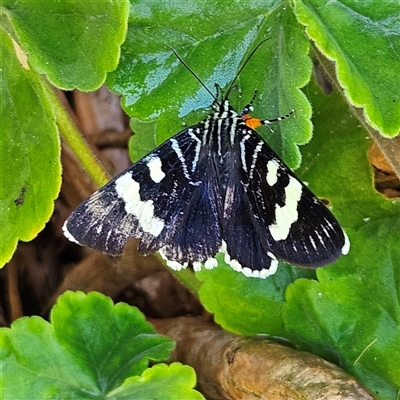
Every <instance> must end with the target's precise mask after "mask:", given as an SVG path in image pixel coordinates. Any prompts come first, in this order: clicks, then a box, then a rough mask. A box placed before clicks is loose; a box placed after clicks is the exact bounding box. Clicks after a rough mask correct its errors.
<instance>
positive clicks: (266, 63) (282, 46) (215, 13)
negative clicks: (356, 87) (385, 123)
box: [107, 0, 311, 166]
mask: <svg viewBox="0 0 400 400" xmlns="http://www.w3.org/2000/svg"><path fill="white" fill-rule="evenodd" d="M221 15H224V16H225V17H224V18H221ZM244 15H245V16H246V17H245V18H244ZM268 37H269V38H270V40H269V41H268V42H266V43H265V44H264V45H263V46H262V47H261V48H260V49H259V50H258V51H257V53H256V54H255V55H254V57H253V58H252V59H251V60H250V62H249V64H248V65H247V67H246V68H245V69H244V70H243V72H242V73H241V74H240V77H239V79H238V80H237V82H236V83H237V84H238V85H239V87H240V88H241V89H242V95H241V97H239V96H238V95H239V93H238V91H237V90H234V91H233V92H232V95H231V101H232V103H233V105H234V106H235V108H237V109H240V108H241V107H243V106H244V105H245V104H247V103H248V102H249V100H250V99H251V97H252V96H253V94H254V90H256V89H258V91H259V96H258V98H257V100H256V102H255V109H256V114H257V115H258V116H260V117H261V118H274V117H277V116H281V115H283V114H286V113H287V112H288V111H290V110H291V109H296V114H295V116H293V117H292V118H290V119H289V120H287V121H285V124H281V125H276V126H275V127H274V130H275V132H274V133H271V132H269V131H267V130H266V129H265V132H264V133H265V135H266V137H268V138H269V139H270V142H271V144H272V145H273V146H274V148H275V149H276V151H277V152H278V153H279V154H281V155H282V156H283V157H284V159H285V161H286V162H287V163H289V165H291V166H298V165H299V162H300V158H299V152H298V149H297V146H296V144H299V143H305V142H307V141H308V140H309V139H310V134H311V124H310V121H309V117H310V115H311V109H310V105H309V103H308V101H307V100H306V98H305V96H304V95H303V94H302V93H301V91H299V87H302V86H304V85H305V84H306V83H307V82H308V80H309V77H310V72H311V63H310V59H309V58H308V56H307V53H308V42H307V41H306V40H305V37H304V34H303V30H302V27H301V26H299V25H298V23H297V22H296V20H295V18H294V15H293V13H292V11H291V9H290V8H289V7H286V2H281V1H271V2H259V1H250V2H247V3H246V13H245V14H244V13H243V4H242V3H241V2H240V1H238V0H236V1H233V2H232V1H231V2H226V1H216V2H213V4H212V6H210V4H209V3H207V2H201V1H197V2H191V3H190V7H188V4H187V3H185V5H184V6H182V3H181V2H180V1H170V2H167V3H159V2H148V1H145V0H143V1H132V7H131V16H130V24H129V30H128V35H127V40H126V42H125V43H124V45H123V46H122V53H121V62H120V64H119V66H118V68H117V69H116V70H115V71H114V72H113V73H111V74H110V75H109V76H108V78H107V83H108V85H109V86H110V87H111V88H112V89H113V90H114V91H115V92H117V93H119V94H121V95H122V103H123V106H124V109H125V110H126V112H127V113H128V114H129V115H131V116H133V117H135V128H138V129H137V130H136V133H137V135H136V137H135V138H134V139H133V141H132V152H131V153H132V157H133V158H134V159H137V158H139V157H141V156H143V155H144V154H145V152H144V151H145V150H148V149H151V148H154V144H155V143H156V144H159V143H161V142H163V141H164V140H165V139H167V138H169V137H171V136H172V135H173V134H175V133H177V132H178V131H179V130H181V129H182V122H184V123H185V124H188V125H189V124H194V123H197V122H199V121H200V119H202V118H203V117H204V116H205V115H206V113H207V112H208V111H207V107H208V106H210V104H211V103H212V101H213V98H212V97H211V95H210V94H209V93H207V91H206V90H205V89H204V88H203V87H202V86H201V85H200V84H199V82H198V81H197V80H196V79H195V78H194V77H193V76H192V75H191V74H190V72H189V71H188V70H187V68H186V67H185V66H184V65H182V63H180V62H179V60H178V59H177V58H176V57H175V55H174V54H173V53H172V51H171V50H170V49H169V48H168V47H167V46H170V47H172V48H174V49H175V50H176V51H177V52H178V53H179V55H180V56H181V57H182V58H183V59H184V60H185V62H186V63H187V64H188V65H189V66H190V67H191V68H192V69H193V70H194V72H195V73H196V74H197V75H198V76H199V78H200V79H202V81H203V82H204V84H205V85H206V86H207V87H208V88H209V89H210V90H211V91H213V92H215V86H214V85H215V84H218V85H220V86H221V87H222V88H223V89H226V88H227V86H228V84H229V83H231V81H232V79H233V78H234V76H235V75H236V73H237V72H238V68H239V66H240V65H241V63H242V62H243V60H244V59H245V58H246V57H247V56H248V54H249V53H250V51H251V50H252V49H253V48H254V47H255V46H256V45H257V44H258V43H260V42H261V40H263V39H265V38H268ZM138 119H141V120H142V121H155V120H156V128H155V130H154V134H153V135H149V134H148V132H147V131H146V132H144V133H143V132H142V131H140V125H139V124H138V122H137V120H138ZM293 132H295V133H293Z"/></svg>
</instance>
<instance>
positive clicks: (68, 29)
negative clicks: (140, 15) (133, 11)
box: [2, 0, 129, 90]
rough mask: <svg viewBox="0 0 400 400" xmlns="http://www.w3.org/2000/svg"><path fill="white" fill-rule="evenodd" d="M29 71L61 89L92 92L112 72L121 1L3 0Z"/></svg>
mask: <svg viewBox="0 0 400 400" xmlns="http://www.w3.org/2000/svg"><path fill="white" fill-rule="evenodd" d="M2 6H3V7H4V8H3V10H2V11H3V12H4V13H5V14H6V15H7V16H8V17H9V18H10V20H11V23H12V27H13V30H14V31H15V34H16V36H17V38H18V42H19V44H20V46H21V47H22V48H23V49H24V51H25V52H26V53H27V55H28V58H29V63H30V65H31V67H32V68H33V69H34V70H35V71H37V72H39V73H42V74H46V75H47V77H48V79H49V81H50V82H51V83H53V84H54V85H55V86H57V87H59V88H62V89H74V88H79V89H81V90H94V89H96V88H98V87H99V86H100V85H101V84H102V83H103V82H104V79H105V77H106V74H107V72H109V71H112V70H113V69H115V67H116V66H117V63H118V59H119V46H120V45H121V43H122V42H123V40H124V39H125V33H126V28H127V24H126V22H127V16H128V12H129V2H128V1H127V0H97V1H82V0H80V1H79V0H78V1H77V0H63V1H56V0H47V1H46V2H42V1H32V0H20V1H14V0H8V1H7V0H3V2H2Z"/></svg>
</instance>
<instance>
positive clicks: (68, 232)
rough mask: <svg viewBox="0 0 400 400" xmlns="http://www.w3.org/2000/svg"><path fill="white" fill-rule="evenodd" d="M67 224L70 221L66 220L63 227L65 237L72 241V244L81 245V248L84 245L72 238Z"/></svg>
mask: <svg viewBox="0 0 400 400" xmlns="http://www.w3.org/2000/svg"><path fill="white" fill-rule="evenodd" d="M67 223H68V220H66V221H65V222H64V225H63V227H62V230H63V233H64V236H65V237H66V238H67V239H68V240H70V241H71V242H74V243H76V244H79V245H80V246H82V244H81V243H79V242H78V241H77V240H76V239H75V238H74V237H73V236H72V234H71V233H70V231H69V230H68V228H67Z"/></svg>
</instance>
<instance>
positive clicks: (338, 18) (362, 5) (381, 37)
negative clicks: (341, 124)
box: [293, 0, 400, 136]
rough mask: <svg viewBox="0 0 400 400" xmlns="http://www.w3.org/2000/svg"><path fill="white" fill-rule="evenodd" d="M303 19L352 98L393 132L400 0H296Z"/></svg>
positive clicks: (398, 96)
mask: <svg viewBox="0 0 400 400" xmlns="http://www.w3.org/2000/svg"><path fill="white" fill-rule="evenodd" d="M293 3H294V10H295V14H296V17H297V18H298V20H299V21H300V22H301V23H302V24H304V25H305V26H306V32H307V34H308V35H309V36H310V38H311V39H312V40H313V41H314V42H315V44H316V45H317V47H318V49H319V50H320V51H321V53H322V54H324V55H325V56H326V57H327V58H329V59H330V60H332V61H334V62H335V66H336V74H337V78H338V80H339V83H340V85H341V86H342V87H343V88H344V91H345V94H346V96H347V98H348V99H349V101H350V102H351V103H352V104H353V105H355V106H356V107H363V108H364V112H365V116H366V119H367V121H369V123H370V124H371V125H372V126H373V127H374V128H376V129H378V130H379V131H381V132H382V133H383V134H385V135H387V136H394V135H397V134H398V133H399V131H400V79H399V71H400V2H399V1H398V0H386V1H369V2H365V1H357V0H345V1H328V0H323V1H321V0H294V1H293Z"/></svg>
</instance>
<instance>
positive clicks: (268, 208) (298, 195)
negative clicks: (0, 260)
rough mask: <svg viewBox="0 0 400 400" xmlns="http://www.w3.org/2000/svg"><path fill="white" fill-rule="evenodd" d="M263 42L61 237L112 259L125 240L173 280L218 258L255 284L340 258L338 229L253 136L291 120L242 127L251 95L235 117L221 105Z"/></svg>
mask: <svg viewBox="0 0 400 400" xmlns="http://www.w3.org/2000/svg"><path fill="white" fill-rule="evenodd" d="M263 42H264V41H263ZM263 42H261V43H259V45H258V46H257V47H256V48H255V49H254V50H253V52H252V53H251V54H250V56H249V57H248V58H247V59H246V61H245V62H244V63H243V64H242V66H241V68H240V69H239V72H238V74H237V75H236V77H235V79H234V80H233V81H232V83H231V85H230V86H229V88H228V90H227V91H226V94H225V95H220V94H219V93H217V95H216V96H214V94H213V93H212V92H211V91H210V90H209V89H207V88H206V90H207V91H208V92H209V93H210V94H211V95H212V96H213V97H214V103H213V104H212V112H211V113H210V114H209V115H208V116H207V117H206V118H205V119H204V120H202V121H201V122H199V123H198V124H197V125H194V126H190V127H187V128H185V129H183V130H182V131H181V132H179V133H177V134H176V135H174V136H172V137H171V138H170V139H168V140H166V141H165V142H164V143H163V144H161V145H160V146H159V147H157V148H156V149H155V150H153V151H151V152H150V153H149V154H147V155H146V156H145V157H143V158H142V159H141V160H139V161H138V162H136V163H135V164H134V165H132V166H131V167H130V168H128V169H127V170H126V171H124V172H122V173H121V174H119V175H118V176H117V177H115V178H114V179H112V180H111V181H110V182H109V183H107V184H106V185H105V186H104V187H102V188H101V189H99V190H98V191H97V192H95V193H94V194H93V195H92V196H90V197H89V198H88V199H87V200H85V201H84V202H83V203H81V204H80V205H79V206H78V207H77V208H76V209H75V210H74V211H73V212H72V214H71V215H70V217H69V218H68V219H67V221H66V222H65V224H64V227H63V230H64V234H65V236H66V237H67V238H69V239H70V240H72V241H74V242H76V243H78V244H80V245H86V246H89V247H92V248H94V249H98V250H101V251H103V252H106V253H109V254H112V255H119V254H121V253H122V251H123V248H124V245H125V244H126V242H127V240H128V238H130V237H135V238H138V239H139V252H140V253H141V254H144V255H146V254H150V253H153V252H156V251H159V253H160V254H161V256H162V257H163V258H164V259H165V260H166V263H167V265H168V266H169V267H171V268H173V269H175V270H180V269H181V268H186V267H187V266H188V265H191V266H192V267H193V268H194V270H196V271H197V270H200V269H201V267H202V265H204V267H205V268H206V269H212V268H215V267H217V265H218V262H217V260H216V258H215V255H216V254H217V253H218V252H222V253H224V254H225V256H224V257H225V258H224V259H225V262H226V263H227V264H229V265H230V266H231V267H232V268H233V269H234V270H236V271H240V272H242V273H243V274H244V275H246V276H249V277H258V278H266V277H268V276H270V275H272V274H274V273H275V272H276V270H277V267H278V261H279V260H282V261H286V262H288V263H290V264H294V265H298V266H302V267H306V268H316V267H319V266H324V265H327V264H329V263H332V262H334V261H335V260H336V259H338V258H339V257H340V256H341V255H342V254H347V252H348V251H349V241H348V239H347V236H346V234H345V232H344V231H343V229H342V228H341V226H340V224H339V222H338V221H337V220H336V218H335V217H334V216H333V215H332V213H331V212H330V210H329V209H328V208H327V207H326V206H325V205H324V204H323V203H322V202H321V201H320V200H319V199H318V198H317V196H315V195H314V194H313V193H312V192H311V191H310V190H309V189H308V188H307V186H305V185H304V184H303V183H302V182H301V181H300V180H299V179H298V178H297V177H296V175H295V174H294V173H293V172H292V171H291V170H290V169H289V168H288V167H287V166H286V164H285V163H284V162H283V161H282V160H281V159H280V158H279V157H278V155H277V154H276V153H275V152H274V151H273V150H272V149H271V147H270V146H269V145H268V144H267V143H266V142H265V141H264V140H263V139H262V138H261V136H260V135H259V134H258V133H257V132H256V131H255V129H256V128H257V127H259V126H261V125H265V126H269V125H270V124H272V123H277V122H280V121H283V120H284V119H286V118H288V117H289V116H290V115H291V114H292V112H290V113H288V114H287V115H284V116H282V117H278V118H275V119H271V120H260V119H257V118H254V117H251V116H250V113H251V112H252V111H253V102H254V100H255V98H256V93H255V95H254V96H253V99H251V101H250V102H249V104H248V105H246V106H245V107H244V109H243V110H241V111H240V112H237V111H235V110H234V108H233V107H232V105H231V104H230V102H229V99H228V96H229V93H230V90H231V88H232V87H233V84H234V82H235V80H236V79H237V76H238V75H239V73H240V72H241V71H242V69H243V68H244V66H245V65H246V63H247V61H248V60H249V59H250V58H251V56H252V55H253V54H254V52H255V51H256V50H257V49H258V47H259V46H260V45H261V44H262V43H263ZM174 53H175V55H176V56H177V57H178V59H179V60H180V61H181V62H182V63H183V64H184V65H185V66H186V67H187V68H188V69H189V71H190V72H192V70H191V69H190V68H189V67H188V66H187V65H186V64H185V63H184V61H183V60H182V59H181V58H180V57H179V56H178V55H177V54H176V52H175V51H174ZM192 73H193V72H192ZM193 74H194V73H193ZM194 75H195V74H194ZM195 77H196V79H198V80H200V79H199V78H198V77H197V76H196V75H195ZM200 82H201V81H200ZM203 86H204V85H203ZM282 123H284V122H282Z"/></svg>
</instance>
